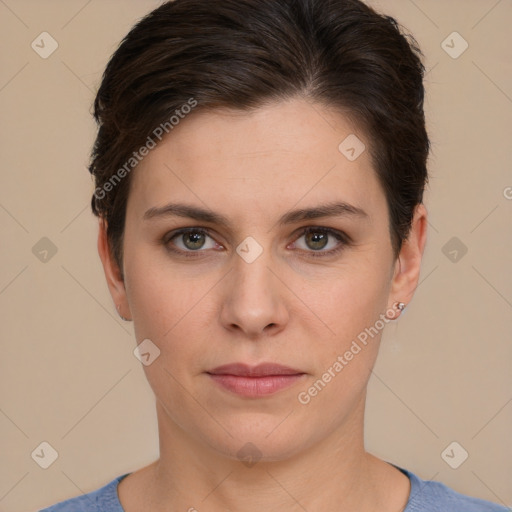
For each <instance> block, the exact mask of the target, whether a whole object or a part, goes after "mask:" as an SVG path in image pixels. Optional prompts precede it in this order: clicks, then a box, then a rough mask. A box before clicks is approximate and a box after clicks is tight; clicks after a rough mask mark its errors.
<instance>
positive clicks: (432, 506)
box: [398, 468, 511, 512]
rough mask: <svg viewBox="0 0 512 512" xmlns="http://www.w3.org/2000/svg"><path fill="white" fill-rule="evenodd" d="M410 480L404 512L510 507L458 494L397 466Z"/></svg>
mask: <svg viewBox="0 0 512 512" xmlns="http://www.w3.org/2000/svg"><path fill="white" fill-rule="evenodd" d="M398 469H400V471H402V472H403V473H405V474H406V475H407V476H408V477H409V479H410V481H411V493H410V496H409V501H408V503H407V507H406V508H405V510H404V512H438V511H439V510H449V511H450V512H507V511H510V510H511V509H509V508H507V507H504V506H502V505H497V504H496V503H492V502H490V501H485V500H481V499H478V498H473V497H471V496H466V495H465V494H460V493H458V492H456V491H454V490H453V489H451V488H450V487H448V486H446V485H445V484H443V483H441V482H434V481H432V480H422V479H421V478H419V477H418V476H416V475H415V474H414V473H411V472H410V471H407V470H405V469H402V468H398Z"/></svg>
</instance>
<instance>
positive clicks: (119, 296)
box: [98, 218, 131, 320]
mask: <svg viewBox="0 0 512 512" xmlns="http://www.w3.org/2000/svg"><path fill="white" fill-rule="evenodd" d="M98 254H99V256H100V259H101V263H102V265H103V271H104V273H105V279H106V280H107V286H108V289H109V291H110V295H111V296H112V299H113V301H114V304H115V305H116V309H117V311H118V313H119V316H120V317H121V318H122V319H123V320H131V318H130V315H129V311H130V309H129V306H128V300H127V297H126V289H125V285H124V279H123V277H122V272H121V270H120V268H119V266H118V265H117V262H116V261H115V258H114V257H113V255H112V251H111V249H110V244H109V243H108V238H107V223H106V221H105V219H101V218H100V220H99V230H98Z"/></svg>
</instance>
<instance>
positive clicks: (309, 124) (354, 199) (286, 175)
mask: <svg viewBox="0 0 512 512" xmlns="http://www.w3.org/2000/svg"><path fill="white" fill-rule="evenodd" d="M370 143H371V141H369V140H367V139H366V135H365V134H364V133H363V132H361V130H360V129H359V128H358V127H357V126H356V125H355V124H354V123H353V122H351V121H350V120H349V119H348V118H347V117H345V116H343V115H342V114H341V113H339V112H335V111H333V110H329V109H328V108H326V107H325V106H321V105H319V104H313V103H311V102H309V101H306V100H301V99H295V100H290V101H287V102H279V103H274V104H270V105H267V106H265V107H261V108H259V109H257V110H255V111H252V112H245V111H239V110H227V109H223V110H215V111H198V112H193V113H192V114H189V116H188V117H185V118H184V119H183V120H182V121H181V122H180V123H179V125H177V126H176V127H174V129H173V130H172V131H171V132H170V133H169V134H168V135H167V136H166V137H165V138H164V139H163V140H162V142H160V143H159V144H158V145H157V147H156V148H155V149H153V150H151V151H150V153H149V154H148V155H147V156H146V157H145V158H144V159H143V160H142V161H141V162H140V163H139V165H138V166H137V168H136V169H135V171H134V174H133V176H132V186H131V191H130V197H129V205H130V204H131V207H132V208H135V209H136V210H137V211H138V213H139V214H141V213H142V214H143V213H144V212H142V210H143V209H144V211H146V210H145V209H147V208H150V207H155V206H162V205H164V204H166V203H167V202H169V201H171V200H177V199H180V200H181V201H183V200H184V199H187V200H188V202H193V203H194V204H201V203H202V205H203V206H205V205H207V206H208V207H212V208H214V206H215V210H218V209H219V208H223V209H224V211H225V212H226V214H228V215H229V213H230V210H231V212H237V215H240V214H242V215H243V213H241V212H243V211H247V212H248V213H247V215H249V214H254V213H257V212H261V213H266V214H268V213H270V212H269V205H270V204H272V205H274V206H273V208H277V209H276V210H275V211H276V212H277V211H279V212H281V211H282V210H283V209H286V208H289V207H291V206H294V205H297V204H298V205H299V206H301V207H306V206H311V205H314V204H318V203H319V202H320V201H321V202H324V203H325V202H329V201H332V202H333V201H337V200H346V201H347V202H350V203H351V204H354V206H361V205H363V204H365V205H368V203H372V205H373V206H374V207H375V208H377V209H378V208H379V207H380V206H382V205H383V204H384V203H383V202H384V196H383V193H382V191H381V189H380V186H379V184H378V181H377V178H376V174H375V171H374V169H373V166H372V162H371V158H370V154H369V151H368V149H369V146H370ZM347 150H348V151H347ZM359 153H360V154H359ZM358 154H359V156H357V155H358ZM354 156H357V158H355V159H354ZM299 203H300V204H299ZM365 209H367V208H365Z"/></svg>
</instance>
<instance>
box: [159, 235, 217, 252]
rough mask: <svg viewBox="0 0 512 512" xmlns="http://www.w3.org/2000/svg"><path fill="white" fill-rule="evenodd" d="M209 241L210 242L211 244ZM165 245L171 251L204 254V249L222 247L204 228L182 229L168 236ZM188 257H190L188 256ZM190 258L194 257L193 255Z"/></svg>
mask: <svg viewBox="0 0 512 512" xmlns="http://www.w3.org/2000/svg"><path fill="white" fill-rule="evenodd" d="M208 240H210V242H209V243H208ZM164 243H165V245H166V247H167V248H168V249H169V250H170V251H173V252H179V253H187V252H188V253H190V252H192V253H193V252H203V251H202V249H215V248H218V247H222V246H221V245H219V244H217V242H215V240H213V238H212V237H211V236H210V235H209V233H208V231H207V230H205V229H202V228H186V229H180V230H179V231H175V232H173V233H171V234H170V236H166V237H165V239H164ZM173 246H174V247H177V249H175V248H174V247H173ZM186 256H189V255H188V254H187V255H186ZM190 256H194V255H193V254H191V255H190Z"/></svg>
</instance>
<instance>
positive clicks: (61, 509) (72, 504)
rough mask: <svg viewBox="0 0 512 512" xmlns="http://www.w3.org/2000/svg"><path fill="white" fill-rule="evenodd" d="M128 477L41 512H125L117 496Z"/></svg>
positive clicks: (122, 476) (118, 478)
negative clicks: (119, 485)
mask: <svg viewBox="0 0 512 512" xmlns="http://www.w3.org/2000/svg"><path fill="white" fill-rule="evenodd" d="M128 475H129V473H126V474H125V475H121V476H118V477H117V478H114V480H112V481H111V482H109V483H108V484H106V485H105V486H103V487H101V488H100V489H97V490H95V491H92V492H90V493H87V494H82V495H81V496H77V497H76V498H71V499H69V500H65V501H61V502H59V503H56V504H55V505H52V506H51V507H48V508H45V509H42V510H40V511H39V512H100V511H101V512H124V511H123V508H122V507H121V503H120V502H119V498H118V495H117V486H118V484H119V482H120V481H121V480H122V479H123V478H124V477H126V476H128Z"/></svg>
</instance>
